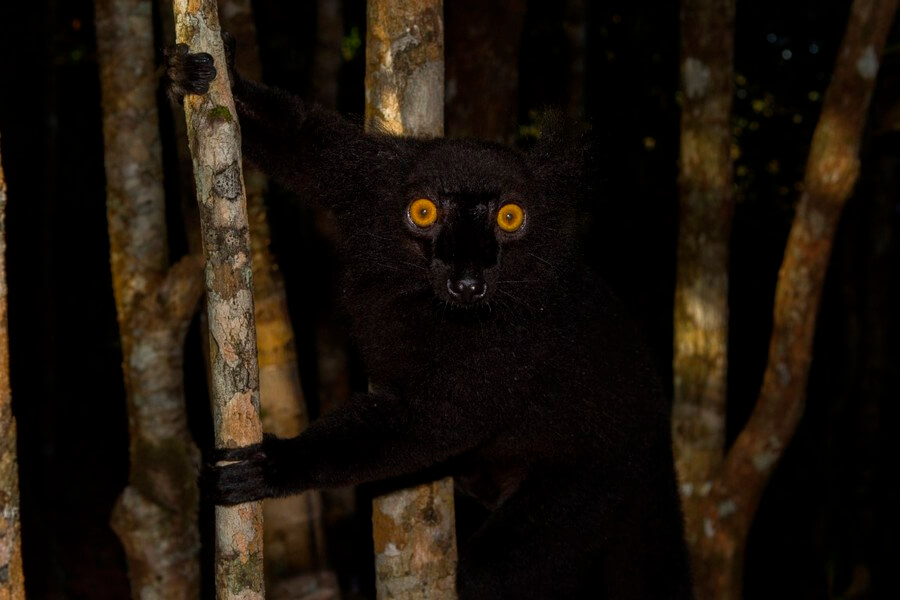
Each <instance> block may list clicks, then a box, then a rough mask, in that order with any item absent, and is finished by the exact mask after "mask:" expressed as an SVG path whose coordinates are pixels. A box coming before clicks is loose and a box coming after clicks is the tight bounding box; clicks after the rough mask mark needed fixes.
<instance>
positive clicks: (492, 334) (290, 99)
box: [168, 46, 691, 600]
mask: <svg viewBox="0 0 900 600" xmlns="http://www.w3.org/2000/svg"><path fill="white" fill-rule="evenodd" d="M231 56H233V53H232V54H231ZM229 62H233V61H232V60H229ZM229 66H231V65H229ZM215 75H216V71H215V69H214V68H213V65H212V59H211V57H210V56H209V55H208V54H190V53H188V52H187V49H186V47H184V46H181V47H177V48H176V49H175V50H174V51H172V52H169V53H168V76H169V80H170V82H169V87H170V91H171V92H172V93H173V94H174V95H176V96H183V95H184V94H186V93H205V92H206V91H207V89H208V84H209V81H211V80H212V79H213V78H214V77H215ZM229 75H230V77H231V78H232V79H231V81H232V86H233V91H234V96H235V103H236V107H237V112H238V117H239V121H240V124H241V132H242V138H243V147H244V153H245V156H246V157H247V158H248V159H250V160H251V161H252V162H253V163H255V164H256V165H258V166H259V167H260V168H262V169H263V170H264V171H265V172H267V173H268V174H269V175H271V176H272V177H274V178H275V179H277V180H278V181H279V182H281V183H282V184H283V185H285V186H287V187H288V188H290V189H291V190H295V191H297V192H299V193H301V194H302V195H303V196H305V197H311V198H314V199H315V201H317V202H318V203H319V204H320V205H322V206H324V207H327V208H328V209H330V210H331V211H332V212H333V214H334V216H335V218H336V221H337V224H338V230H339V234H340V242H339V244H340V250H341V251H342V254H343V256H344V264H345V273H344V276H343V280H342V286H341V296H342V300H343V304H344V307H345V309H346V313H347V315H348V317H349V319H350V322H351V331H352V334H353V337H354V340H355V343H356V344H357V345H358V348H359V350H360V352H361V353H362V355H363V358H364V361H365V366H366V369H367V374H368V376H369V378H370V380H371V382H372V386H373V387H372V389H373V390H374V391H372V392H371V393H368V394H359V395H356V396H355V397H354V398H353V399H352V400H351V401H350V402H349V403H348V404H346V405H345V406H343V407H341V408H340V409H338V410H336V411H335V412H333V413H331V414H328V415H326V416H324V417H322V418H321V419H319V420H318V421H316V422H314V423H313V424H312V425H311V426H310V427H309V428H308V429H307V430H306V431H304V432H303V433H302V434H301V435H300V436H298V437H295V438H291V439H278V438H274V437H266V439H265V441H264V442H263V443H262V445H261V446H257V447H250V448H237V449H232V450H226V451H223V452H221V453H220V455H219V458H220V459H230V460H238V461H239V462H236V463H233V464H229V465H227V466H222V467H213V468H212V472H211V474H210V477H209V480H211V482H212V484H211V486H212V492H211V493H212V495H213V496H214V497H215V499H216V501H217V502H218V503H220V504H234V503H240V502H246V501H249V500H256V499H260V498H265V497H269V496H282V495H287V494H296V493H299V492H302V491H304V490H307V489H310V488H324V487H336V486H346V485H352V484H359V483H363V482H370V481H378V480H385V479H389V478H395V477H399V476H408V475H411V474H414V473H417V472H421V471H423V470H443V471H445V472H447V473H451V474H452V475H453V476H454V478H455V481H456V485H457V487H458V489H459V490H460V491H462V492H464V493H467V494H470V495H472V496H474V497H475V498H477V499H478V500H479V501H480V502H481V503H482V504H483V505H484V506H486V507H487V508H488V509H489V510H490V514H489V516H488V517H487V519H486V520H485V522H484V524H483V525H482V526H481V528H480V529H478V530H477V532H476V533H474V535H472V537H471V539H468V540H461V541H460V557H459V575H458V589H459V596H460V597H461V598H463V599H471V598H475V599H478V600H482V599H499V598H511V599H516V600H524V599H528V598H540V599H556V598H641V599H663V598H678V599H682V598H689V597H690V596H691V593H690V584H689V579H690V578H689V575H688V566H687V559H686V554H685V547H684V543H683V541H682V522H681V512H680V508H679V503H678V495H677V488H676V480H675V472H674V467H673V460H672V452H671V438H670V433H669V422H670V406H669V402H668V401H667V399H666V397H665V396H664V394H663V392H662V391H661V387H660V385H659V383H658V381H657V379H656V376H655V374H654V371H653V368H652V367H651V362H650V360H649V358H648V355H647V352H646V351H645V349H644V348H643V347H642V345H641V343H640V342H639V341H638V335H636V332H635V331H634V329H633V328H632V327H631V326H630V325H629V324H628V323H627V321H626V319H625V317H624V316H623V311H622V309H621V307H620V306H619V304H618V303H617V301H616V300H615V299H614V297H613V296H612V294H611V293H610V292H609V291H608V289H607V288H606V287H604V285H603V284H602V283H600V282H599V281H597V280H596V279H595V278H594V276H592V275H591V273H590V272H589V271H588V270H587V269H586V267H585V266H583V264H582V262H581V261H580V259H579V253H578V251H577V249H576V243H575V239H576V223H577V221H578V218H579V214H578V213H579V203H578V201H577V199H578V196H579V190H580V189H581V187H582V183H581V175H580V165H579V160H578V159H577V158H573V157H577V156H578V152H572V151H571V149H570V148H568V147H567V145H566V143H565V142H564V139H565V137H564V136H560V135H554V134H553V133H552V132H547V133H545V134H544V135H543V136H542V137H541V139H540V141H539V142H538V143H537V146H536V147H535V148H534V149H533V150H531V151H529V152H520V151H517V150H514V149H511V148H507V147H503V146H500V145H497V144H493V143H486V142H481V141H469V140H465V141H464V140H450V139H427V140H426V139H408V138H398V137H392V136H388V135H383V134H366V133H364V132H363V131H362V130H361V129H360V128H358V127H357V126H355V125H353V124H351V123H350V122H348V121H346V120H344V119H343V118H341V117H340V116H338V115H337V114H334V113H332V112H329V111H326V110H324V109H321V108H318V107H315V106H310V105H307V104H306V103H304V102H302V101H301V100H300V99H298V98H296V97H294V96H291V95H289V94H287V93H285V92H282V91H279V90H276V89H272V88H269V87H266V86H264V85H261V84H259V83H253V82H249V81H246V80H244V79H241V78H240V76H239V75H238V74H237V73H235V72H234V71H233V68H231V69H229Z"/></svg>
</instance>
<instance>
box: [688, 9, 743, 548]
mask: <svg viewBox="0 0 900 600" xmlns="http://www.w3.org/2000/svg"><path fill="white" fill-rule="evenodd" d="M734 11H735V0H684V1H683V3H682V13H681V40H682V42H681V92H682V98H683V105H682V112H681V155H680V160H679V168H680V176H679V186H680V194H681V199H680V215H679V221H678V227H679V231H678V266H677V276H676V280H675V322H674V355H673V356H674V360H673V374H674V378H675V385H674V392H675V398H674V405H673V411H672V438H673V444H674V451H675V465H676V469H677V471H678V479H679V489H680V491H681V500H682V507H683V509H684V514H685V521H686V537H687V541H688V547H689V548H691V550H692V551H693V549H694V548H695V546H696V545H697V543H698V539H699V537H700V536H702V535H703V527H702V523H701V522H700V515H699V512H698V511H699V510H700V502H701V501H702V498H703V496H704V495H705V494H707V493H708V492H709V490H710V487H711V486H712V478H713V477H714V476H715V474H716V472H717V470H718V468H719V465H720V464H721V462H722V459H723V458H724V454H725V401H726V375H727V364H728V361H727V354H728V245H729V236H730V233H731V220H732V215H733V214H734V194H733V191H732V188H733V184H732V166H733V165H732V160H731V124H730V121H731V100H732V95H733V86H734V84H733V79H734V66H733V56H734Z"/></svg>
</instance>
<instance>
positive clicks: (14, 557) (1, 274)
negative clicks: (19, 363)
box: [0, 161, 25, 600]
mask: <svg viewBox="0 0 900 600" xmlns="http://www.w3.org/2000/svg"><path fill="white" fill-rule="evenodd" d="M7 293H8V292H7V284H6V179H5V178H4V176H3V163H2V161H0V575H2V576H0V600H25V575H24V573H23V571H22V533H21V524H20V521H19V467H18V461H17V460H16V420H15V418H14V417H13V413H12V390H11V388H10V383H9V317H8V316H7V312H6V311H7V304H6V297H7Z"/></svg>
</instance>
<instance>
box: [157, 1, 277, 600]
mask: <svg viewBox="0 0 900 600" xmlns="http://www.w3.org/2000/svg"><path fill="white" fill-rule="evenodd" d="M174 8H175V38H176V41H177V42H178V43H183V44H187V45H188V46H189V47H190V50H191V51H192V52H208V53H210V54H211V55H212V56H213V59H214V60H215V63H216V64H217V65H220V66H224V65H225V64H226V61H225V52H224V48H223V46H222V37H221V31H220V29H219V15H218V7H217V5H216V2H215V1H214V0H209V1H206V2H202V3H201V2H196V1H195V0H175V1H174ZM184 111H185V121H186V123H187V128H188V138H189V139H190V144H191V154H192V156H193V159H194V181H195V184H196V189H197V201H198V204H199V206H200V222H201V230H202V235H203V248H204V253H205V255H206V296H207V306H208V315H209V332H210V338H211V339H210V366H211V368H210V371H211V379H212V386H211V395H212V404H213V423H214V427H215V438H216V446H217V447H218V448H233V447H240V446H247V445H250V444H256V443H259V442H261V441H262V424H261V423H260V420H259V369H258V366H257V361H256V329H255V318H254V308H253V286H252V279H253V266H252V252H251V248H250V235H249V225H248V219H247V205H246V197H245V194H244V180H243V173H242V171H241V144H240V127H239V125H238V122H237V116H236V115H237V113H236V111H235V109H234V100H233V98H232V96H231V87H230V85H229V82H228V77H227V72H226V71H225V69H224V68H221V69H220V71H219V76H218V77H216V79H215V80H214V81H213V82H212V84H211V85H210V89H209V93H208V94H205V95H202V96H196V95H188V96H187V97H185V99H184ZM262 521H263V516H262V503H261V502H248V503H245V504H240V505H237V506H218V507H216V590H217V597H218V598H220V599H238V598H240V599H241V600H261V599H262V598H263V597H264V583H263V523H262Z"/></svg>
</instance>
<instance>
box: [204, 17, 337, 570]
mask: <svg viewBox="0 0 900 600" xmlns="http://www.w3.org/2000/svg"><path fill="white" fill-rule="evenodd" d="M220 10H221V13H222V26H223V28H224V29H225V30H226V31H228V32H229V33H231V34H232V35H233V36H234V38H235V41H236V42H237V46H238V51H237V53H236V61H237V64H236V65H235V66H236V69H237V71H238V73H240V74H241V75H242V76H244V77H247V78H249V79H252V80H255V81H259V80H261V79H262V65H261V63H260V59H259V44H258V42H257V38H256V26H255V24H254V22H253V12H252V7H251V4H250V1H249V0H221V1H220ZM244 181H245V184H246V191H247V211H248V214H249V220H250V242H251V248H252V252H253V296H254V305H255V308H256V343H257V350H258V352H259V388H260V404H261V406H262V423H263V430H264V431H267V432H269V433H274V434H275V435H277V436H278V437H296V436H297V435H299V434H300V432H301V431H302V430H304V429H306V427H307V426H308V425H309V415H308V413H307V411H306V400H305V399H304V397H303V389H302V388H301V386H300V371H299V366H298V364H297V351H296V348H295V345H294V329H293V326H292V325H291V318H290V315H289V314H288V305H287V295H286V294H285V288H284V280H283V278H282V275H281V272H280V271H279V269H278V265H277V264H276V263H275V258H274V257H273V256H272V253H271V251H270V249H269V244H270V233H269V221H268V216H267V214H266V206H265V196H266V193H267V191H268V182H267V180H266V177H265V175H263V174H262V173H261V172H260V171H259V170H258V169H256V168H254V167H250V166H245V167H244ZM263 514H264V520H265V536H264V539H265V547H266V553H265V564H266V574H267V577H268V579H269V582H270V584H271V583H274V581H275V579H276V578H277V579H279V580H285V579H287V578H290V577H293V576H296V575H299V574H300V573H309V572H311V571H318V570H319V569H321V568H322V567H323V566H324V564H323V563H324V556H325V547H324V541H325V540H324V531H323V529H322V499H321V494H320V493H319V492H318V491H308V492H305V493H303V494H301V495H296V496H288V497H285V498H271V499H268V500H265V501H264V502H263Z"/></svg>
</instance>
